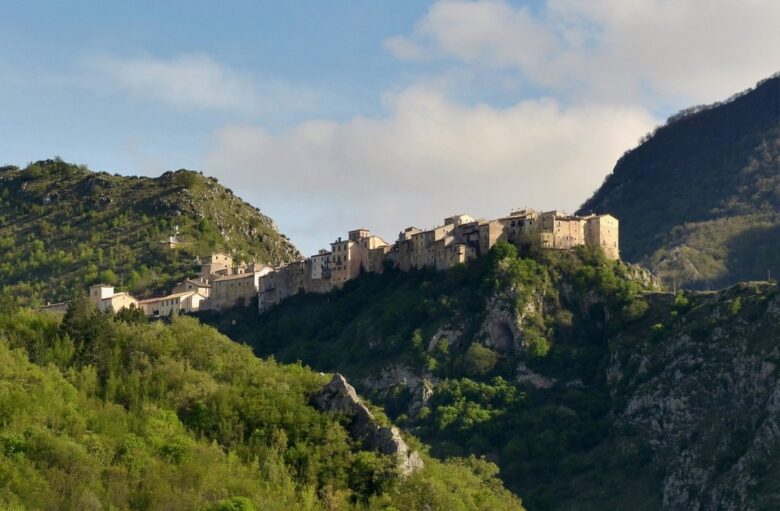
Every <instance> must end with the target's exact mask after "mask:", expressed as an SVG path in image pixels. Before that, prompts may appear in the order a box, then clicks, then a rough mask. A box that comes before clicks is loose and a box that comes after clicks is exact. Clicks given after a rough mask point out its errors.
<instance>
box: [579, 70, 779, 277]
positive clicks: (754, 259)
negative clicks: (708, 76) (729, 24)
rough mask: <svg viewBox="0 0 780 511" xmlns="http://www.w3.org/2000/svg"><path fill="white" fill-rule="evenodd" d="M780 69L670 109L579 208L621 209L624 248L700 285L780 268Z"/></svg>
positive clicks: (615, 212) (629, 255) (656, 267)
mask: <svg viewBox="0 0 780 511" xmlns="http://www.w3.org/2000/svg"><path fill="white" fill-rule="evenodd" d="M779 169H780V76H775V77H773V78H771V79H768V80H765V81H763V82H761V83H759V84H758V85H757V86H756V88H755V89H752V90H749V91H746V92H744V93H742V94H740V95H738V96H736V97H735V98H732V99H731V100H729V101H727V102H725V103H722V104H717V105H712V106H709V107H698V108H693V109H689V110H688V111H684V112H682V113H681V114H679V115H677V116H674V117H672V118H671V119H670V120H669V122H668V123H667V124H666V125H665V126H663V127H661V128H659V129H657V130H656V131H655V132H654V133H653V134H651V135H650V136H649V137H648V138H647V139H646V140H645V141H643V143H642V144H641V145H639V146H638V147H637V148H635V149H633V150H631V151H629V152H627V153H626V154H625V155H624V156H623V157H622V158H621V159H620V160H619V161H618V162H617V164H616V165H615V169H614V171H613V173H612V174H610V175H609V176H608V177H607V179H606V180H605V182H604V184H603V185H602V187H601V188H600V189H599V190H598V191H597V192H596V193H595V194H594V195H593V197H591V198H590V199H589V200H588V201H586V202H585V203H584V204H583V206H582V207H581V208H580V213H588V212H591V211H593V212H598V213H601V212H608V213H611V214H613V215H615V216H616V217H618V218H619V219H620V249H621V253H622V255H623V257H625V258H626V259H627V260H629V261H638V262H641V263H642V264H644V265H646V266H648V267H650V268H651V269H653V270H654V271H655V272H656V273H657V274H659V275H660V276H662V277H664V278H666V279H668V280H669V281H671V280H676V281H677V283H678V284H679V283H687V284H688V285H691V286H693V287H699V288H701V287H716V286H723V285H727V284H732V283H734V282H737V281H739V280H751V279H762V278H766V275H767V270H771V271H772V272H773V273H776V272H778V271H780V242H778V239H780V237H778V233H779V232H780V172H778V170H779Z"/></svg>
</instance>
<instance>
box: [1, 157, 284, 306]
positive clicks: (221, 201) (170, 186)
mask: <svg viewBox="0 0 780 511" xmlns="http://www.w3.org/2000/svg"><path fill="white" fill-rule="evenodd" d="M177 227H178V231H179V233H180V234H179V235H178V239H179V241H180V243H179V245H178V247H177V248H176V249H175V250H171V249H169V248H167V246H166V245H165V244H164V243H163V241H167V240H168V237H169V236H170V235H172V234H174V230H175V228H177ZM213 250H226V251H229V252H232V253H234V254H235V256H236V258H237V259H239V260H240V259H242V258H243V259H245V260H247V261H251V260H253V259H255V260H257V261H258V262H265V263H269V264H277V263H281V262H285V261H290V260H292V259H294V258H295V257H296V256H297V255H298V253H297V250H296V249H295V247H293V246H292V244H291V243H290V242H289V241H288V240H287V239H286V238H285V237H284V236H283V235H281V234H280V233H279V232H278V231H277V230H276V227H275V226H274V224H273V222H272V221H271V219H270V218H268V217H266V216H265V215H263V214H262V213H260V212H259V211H258V210H257V209H256V208H254V207H252V206H250V205H249V204H247V203H245V202H243V201H242V200H240V199H239V198H237V197H236V196H235V195H233V193H232V192H231V191H230V190H228V189H226V188H224V187H222V186H221V185H219V184H218V183H217V181H216V180H215V179H213V178H209V177H205V176H203V175H201V174H200V173H198V172H193V171H188V170H179V171H176V172H166V173H165V174H163V175H162V176H160V177H158V178H145V177H125V176H119V175H111V174H108V173H105V172H92V171H90V170H89V169H87V168H86V167H84V166H76V165H71V164H68V163H65V162H62V161H60V160H46V161H39V162H36V163H33V164H30V165H28V166H27V167H25V168H24V169H18V168H16V167H0V297H1V296H5V297H6V298H13V300H14V301H15V302H17V303H26V304H31V305H38V304H41V303H45V302H46V301H50V302H56V301H59V300H64V299H67V298H70V297H72V296H75V295H78V294H83V293H84V292H85V289H86V287H87V286H88V285H90V284H94V283H97V282H101V283H107V284H113V285H117V286H121V287H122V288H123V289H124V290H128V291H131V292H133V293H136V294H138V295H144V294H146V293H149V292H150V291H152V290H158V289H167V288H168V287H169V286H170V284H171V283H172V282H175V281H176V280H177V279H181V278H182V277H184V276H185V275H186V274H188V273H192V272H193V271H194V270H196V269H197V263H196V258H197V257H198V256H204V255H209V254H210V253H211V251H213Z"/></svg>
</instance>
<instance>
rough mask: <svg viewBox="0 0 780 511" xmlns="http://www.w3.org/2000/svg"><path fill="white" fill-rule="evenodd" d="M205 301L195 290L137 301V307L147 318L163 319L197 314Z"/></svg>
mask: <svg viewBox="0 0 780 511" xmlns="http://www.w3.org/2000/svg"><path fill="white" fill-rule="evenodd" d="M205 300H206V297H204V296H203V295H201V294H200V293H198V292H197V291H195V290H190V291H183V292H180V293H173V294H170V295H168V296H160V297H156V298H147V299H145V300H139V301H138V306H139V307H141V309H142V310H143V311H144V314H146V315H147V316H150V317H159V318H165V317H168V316H171V315H172V314H178V313H190V312H197V311H198V310H200V308H201V304H202V303H203V302H204V301H205Z"/></svg>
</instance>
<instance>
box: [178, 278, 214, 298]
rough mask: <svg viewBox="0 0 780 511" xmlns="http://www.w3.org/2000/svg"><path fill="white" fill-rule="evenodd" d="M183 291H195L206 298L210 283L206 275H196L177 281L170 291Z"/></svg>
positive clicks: (208, 293) (209, 291) (209, 290)
mask: <svg viewBox="0 0 780 511" xmlns="http://www.w3.org/2000/svg"><path fill="white" fill-rule="evenodd" d="M185 291H195V292H197V293H198V294H199V295H201V296H203V297H204V298H208V297H209V295H210V294H211V284H210V283H209V279H207V278H206V277H196V278H192V279H187V280H185V281H183V282H179V283H178V284H176V287H174V288H173V291H172V292H173V293H183V292H185Z"/></svg>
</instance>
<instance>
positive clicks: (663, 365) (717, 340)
mask: <svg viewBox="0 0 780 511" xmlns="http://www.w3.org/2000/svg"><path fill="white" fill-rule="evenodd" d="M496 247H497V249H494V251H493V252H492V253H491V255H490V257H489V258H486V259H482V260H478V261H474V262H472V264H470V265H469V266H468V267H464V268H456V269H454V270H452V271H450V272H446V273H434V272H413V273H409V274H405V273H401V272H390V273H387V274H384V275H371V274H369V275H365V276H362V277H361V278H359V279H357V280H356V281H353V282H350V283H349V284H348V285H347V286H345V288H344V289H343V290H340V291H336V292H333V293H330V294H327V295H302V296H296V297H292V298H290V299H288V300H287V301H286V302H283V303H282V304H280V305H279V306H278V307H276V308H274V309H271V310H269V311H267V312H265V313H263V314H261V315H258V314H257V313H256V312H253V311H252V310H251V309H236V310H234V311H232V312H231V313H228V314H227V315H223V316H216V315H210V314H208V315H203V318H204V319H206V320H208V321H211V322H213V323H214V324H215V325H217V326H218V328H220V329H221V330H222V331H224V332H225V333H226V334H227V335H229V336H230V337H231V338H233V339H236V340H239V341H242V342H246V343H248V344H250V345H251V346H253V348H254V349H255V351H256V353H258V354H263V355H271V354H272V355H274V356H275V357H277V358H278V359H280V360H283V361H294V360H302V361H304V362H305V363H308V364H311V365H312V366H313V367H314V368H316V369H321V370H334V369H338V370H339V371H341V372H344V373H345V374H346V375H347V376H348V377H350V378H351V379H352V381H353V383H355V384H356V386H358V388H359V389H360V390H361V391H362V392H364V393H366V394H368V395H370V396H372V399H373V400H374V401H375V402H379V403H381V404H382V405H383V406H384V407H385V409H386V410H387V411H388V414H389V415H390V417H391V418H392V419H394V420H396V421H398V423H399V424H400V425H401V426H402V427H404V428H406V429H407V430H409V431H411V432H413V433H414V434H415V435H417V436H419V437H420V438H421V439H422V440H423V441H425V442H428V443H430V444H431V445H432V453H433V454H435V455H438V456H452V455H455V456H464V455H469V454H478V455H485V456H486V457H487V458H488V459H491V460H494V461H495V462H496V463H497V464H498V465H499V466H500V468H501V472H500V475H501V477H502V479H503V480H504V481H505V482H506V484H507V485H508V486H509V487H510V488H511V489H512V490H514V491H515V492H516V493H518V494H520V495H522V496H523V500H524V503H525V505H526V506H527V507H528V509H530V510H532V511H539V510H547V509H560V510H571V509H577V510H594V511H595V510H601V509H632V510H648V511H649V510H657V509H668V510H674V509H748V510H750V509H774V508H775V507H777V504H778V502H780V488H778V486H777V484H776V476H777V474H778V473H780V461H778V460H780V458H777V456H776V453H777V452H778V451H779V450H780V436H778V435H777V431H778V426H777V425H778V424H780V406H778V389H780V374H778V370H777V367H778V364H780V359H778V353H779V352H780V351H779V348H780V347H779V346H778V339H780V328H779V327H778V325H779V324H780V323H778V317H780V312H779V311H780V292H779V291H778V288H777V286H776V285H769V284H766V283H745V284H740V285H737V286H734V287H731V288H728V289H726V290H723V291H721V292H718V293H711V292H691V293H689V294H683V293H678V294H677V295H672V294H671V293H662V292H658V291H657V288H656V287H655V286H654V285H653V282H652V281H651V280H648V276H647V274H646V273H644V272H643V271H642V270H641V269H639V268H636V267H632V266H628V265H625V264H623V263H620V262H611V261H606V260H604V259H603V258H602V257H600V256H599V254H598V253H592V252H590V251H588V250H585V249H580V250H577V251H573V252H571V253H560V254H557V253H541V254H537V255H534V256H533V257H527V256H526V257H518V256H516V255H515V254H514V251H513V250H512V249H511V248H508V247H506V246H505V245H504V244H501V243H499V244H497V245H496Z"/></svg>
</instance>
